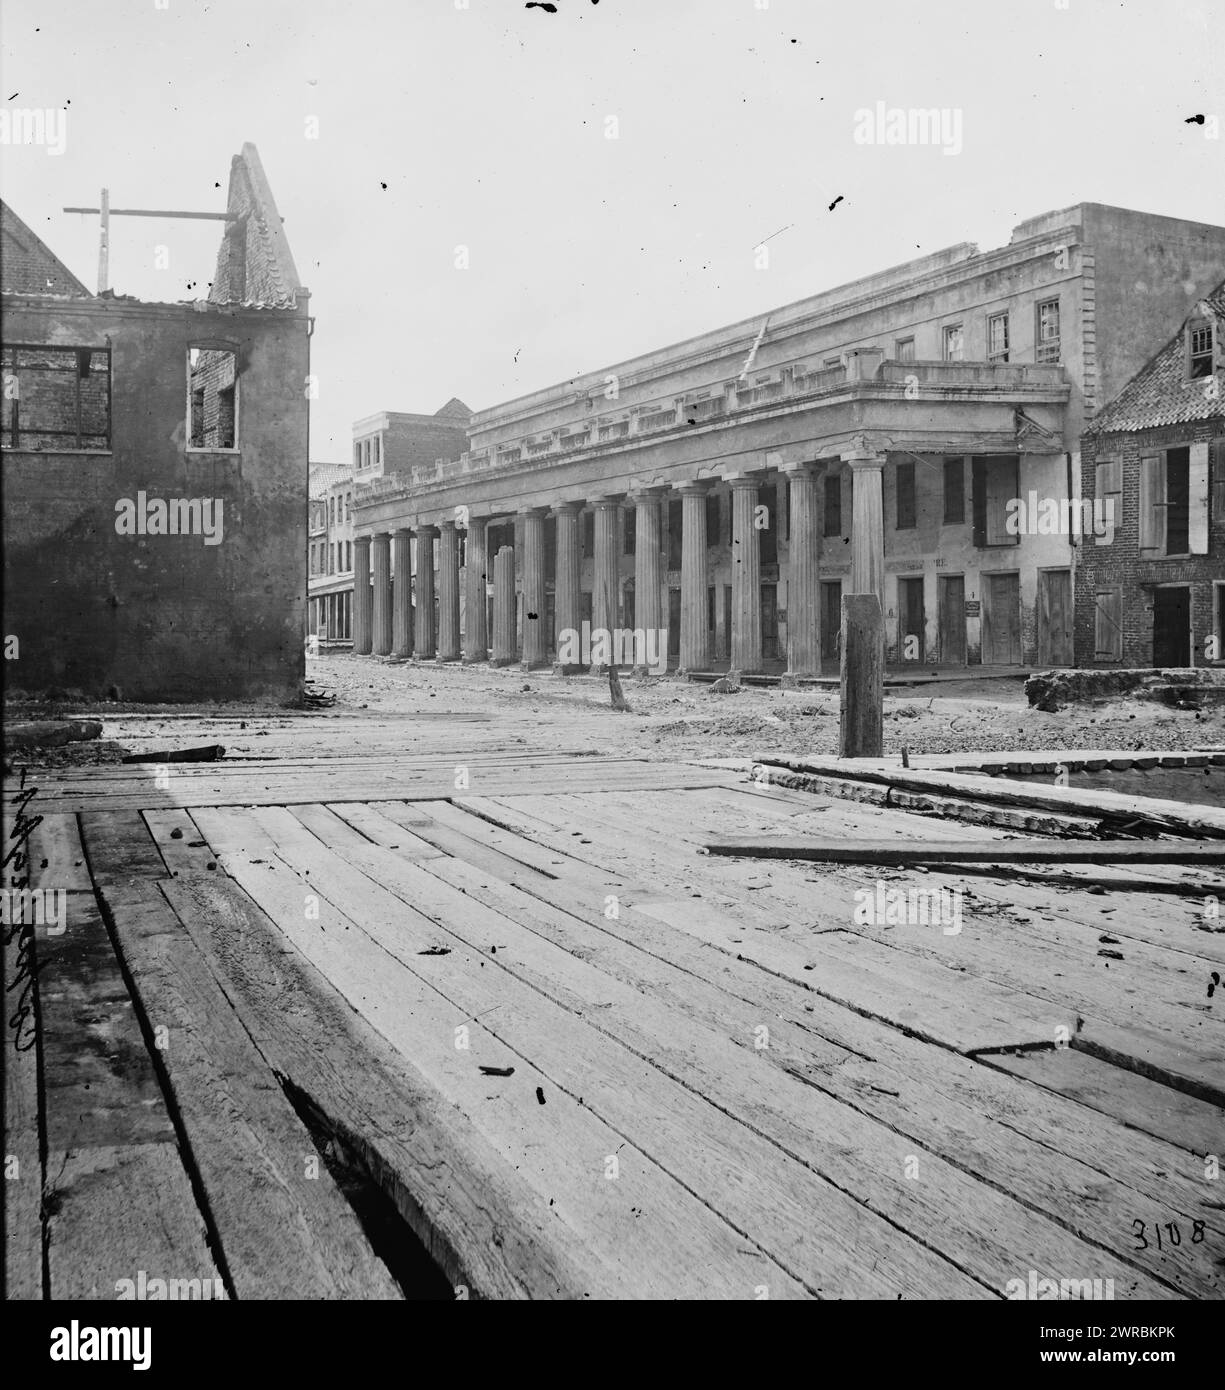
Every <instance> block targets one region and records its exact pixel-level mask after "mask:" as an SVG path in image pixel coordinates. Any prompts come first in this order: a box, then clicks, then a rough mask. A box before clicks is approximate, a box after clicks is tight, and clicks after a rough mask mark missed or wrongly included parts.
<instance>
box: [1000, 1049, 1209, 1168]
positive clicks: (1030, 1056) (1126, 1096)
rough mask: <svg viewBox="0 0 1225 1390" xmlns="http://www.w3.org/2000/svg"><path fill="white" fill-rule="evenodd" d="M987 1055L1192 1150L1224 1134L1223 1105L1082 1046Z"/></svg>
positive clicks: (1039, 1082)
mask: <svg viewBox="0 0 1225 1390" xmlns="http://www.w3.org/2000/svg"><path fill="white" fill-rule="evenodd" d="M982 1060H983V1061H984V1062H986V1063H987V1064H988V1065H989V1066H993V1067H998V1068H999V1069H1000V1070H1001V1071H1006V1072H1009V1073H1011V1074H1012V1075H1013V1076H1019V1077H1022V1078H1024V1080H1026V1081H1032V1082H1033V1083H1034V1085H1036V1086H1043V1087H1045V1088H1046V1089H1047V1090H1049V1091H1057V1092H1058V1093H1059V1094H1060V1095H1062V1096H1068V1097H1070V1098H1071V1099H1072V1100H1076V1101H1079V1102H1080V1103H1081V1104H1082V1105H1087V1106H1088V1107H1089V1108H1090V1109H1092V1110H1099V1111H1101V1113H1102V1114H1104V1115H1113V1116H1114V1117H1115V1118H1116V1119H1118V1120H1121V1121H1122V1122H1123V1123H1124V1124H1126V1125H1130V1126H1131V1127H1132V1128H1133V1129H1141V1130H1143V1131H1144V1132H1145V1133H1146V1134H1153V1135H1156V1136H1157V1137H1158V1138H1160V1139H1167V1140H1169V1142H1171V1143H1176V1144H1181V1145H1182V1146H1184V1147H1185V1148H1188V1149H1190V1150H1191V1152H1192V1153H1196V1154H1200V1155H1203V1154H1209V1153H1214V1152H1215V1151H1216V1149H1217V1147H1218V1146H1219V1145H1220V1142H1221V1135H1222V1134H1225V1111H1222V1109H1221V1107H1220V1106H1217V1105H1210V1104H1209V1103H1208V1102H1207V1101H1203V1100H1198V1099H1196V1098H1195V1097H1194V1096H1190V1095H1187V1094H1186V1093H1185V1092H1183V1091H1176V1090H1174V1089H1173V1088H1172V1087H1170V1086H1165V1085H1162V1084H1161V1083H1159V1082H1157V1081H1151V1080H1149V1079H1148V1078H1147V1077H1144V1076H1139V1075H1137V1074H1136V1073H1135V1072H1134V1071H1125V1070H1122V1069H1121V1068H1119V1067H1115V1066H1111V1065H1110V1063H1108V1062H1104V1061H1101V1060H1100V1059H1099V1058H1097V1057H1094V1056H1092V1055H1090V1054H1089V1053H1087V1052H1083V1051H1081V1050H1080V1049H1079V1048H1072V1047H1059V1048H1054V1049H1052V1050H1051V1051H1048V1052H1019V1053H1004V1054H1002V1055H1000V1056H996V1057H984V1058H983V1059H982Z"/></svg>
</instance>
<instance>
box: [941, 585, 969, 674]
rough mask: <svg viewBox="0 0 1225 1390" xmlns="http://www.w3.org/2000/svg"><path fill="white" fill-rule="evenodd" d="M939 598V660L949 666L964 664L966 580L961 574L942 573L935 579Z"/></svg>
mask: <svg viewBox="0 0 1225 1390" xmlns="http://www.w3.org/2000/svg"><path fill="white" fill-rule="evenodd" d="M936 589H937V597H938V599H939V610H940V616H939V633H938V640H939V643H940V660H941V661H942V662H943V663H945V664H946V665H949V666H964V665H965V664H966V581H965V576H964V575H961V574H942V575H941V576H940V577H939V579H938V580H937V581H936Z"/></svg>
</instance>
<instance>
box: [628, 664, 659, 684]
mask: <svg viewBox="0 0 1225 1390" xmlns="http://www.w3.org/2000/svg"><path fill="white" fill-rule="evenodd" d="M667 674H668V668H667V667H666V666H665V667H664V669H663V670H662V671H656V670H654V669H653V668H652V667H650V666H635V667H634V669H633V670H632V671H631V672H630V677H631V678H632V679H633V680H636V681H643V680H646V678H647V677H648V676H654V677H655V679H656V680H658V679H660V677H662V676H666V675H667Z"/></svg>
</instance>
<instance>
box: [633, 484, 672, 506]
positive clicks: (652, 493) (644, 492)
mask: <svg viewBox="0 0 1225 1390" xmlns="http://www.w3.org/2000/svg"><path fill="white" fill-rule="evenodd" d="M671 491H672V489H671V487H669V486H668V485H667V484H666V483H665V484H662V485H661V484H659V483H655V484H651V485H648V486H646V487H632V488H630V490H629V492H628V493H627V494H626V495H627V497H628V498H629V500H630V501H631V502H633V503H635V504H637V503H639V502H658V501H659V500H660V498H661V497H666V496H667V495H668V493H669V492H671Z"/></svg>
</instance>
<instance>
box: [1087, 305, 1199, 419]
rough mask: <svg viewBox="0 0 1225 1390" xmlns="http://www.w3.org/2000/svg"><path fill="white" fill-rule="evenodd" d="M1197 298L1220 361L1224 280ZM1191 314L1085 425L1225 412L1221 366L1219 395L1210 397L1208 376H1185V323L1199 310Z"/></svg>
mask: <svg viewBox="0 0 1225 1390" xmlns="http://www.w3.org/2000/svg"><path fill="white" fill-rule="evenodd" d="M1199 304H1206V305H1207V306H1208V312H1209V313H1210V314H1211V315H1212V318H1213V320H1214V322H1213V330H1212V331H1213V341H1214V346H1215V348H1216V353H1217V356H1216V361H1217V362H1218V363H1219V362H1220V361H1221V359H1222V353H1223V341H1222V333H1225V281H1222V283H1221V284H1219V285H1218V286H1217V287H1216V289H1215V290H1213V291H1212V292H1211V294H1206V295H1205V296H1204V297H1203V299H1202V300H1200V301H1199ZM1199 304H1197V306H1196V312H1195V313H1193V314H1190V315H1188V317H1187V319H1186V320H1184V322H1183V324H1182V326H1181V327H1180V328H1179V330H1178V332H1177V333H1175V334H1174V336H1173V337H1172V338H1171V339H1170V341H1169V342H1168V343H1167V344H1166V345H1165V347H1163V348H1162V349H1161V351H1160V352H1159V353H1158V354H1157V355H1156V357H1154V358H1153V359H1152V361H1151V362H1149V363H1148V365H1147V366H1145V367H1142V368H1141V369H1140V370H1139V372H1137V373H1136V375H1135V376H1134V377H1132V379H1131V380H1130V381H1129V382H1128V383H1127V385H1126V386H1124V387H1123V389H1122V390H1121V391H1120V392H1119V394H1118V395H1117V396H1116V397H1115V398H1114V400H1112V401H1111V402H1110V403H1109V404H1108V405H1106V406H1104V407H1103V408H1102V409H1101V410H1099V411H1098V413H1097V414H1096V415H1095V416H1094V418H1093V420H1092V422H1091V423H1090V424H1089V425H1088V426H1087V427H1086V432H1087V433H1090V434H1121V433H1133V432H1134V431H1136V430H1151V429H1156V428H1158V427H1159V426H1161V425H1180V424H1184V423H1186V422H1188V421H1193V420H1212V419H1219V418H1222V417H1225V383H1221V382H1220V380H1219V378H1220V375H1221V373H1220V372H1218V373H1217V376H1218V385H1219V386H1220V387H1221V389H1220V390H1218V393H1217V398H1216V399H1215V400H1210V399H1209V398H1208V396H1207V394H1206V393H1205V391H1204V380H1205V379H1204V378H1200V379H1199V380H1196V381H1187V380H1186V376H1185V373H1186V329H1187V323H1189V322H1190V321H1191V319H1193V318H1198V317H1199V316H1200V312H1201V311H1200V308H1199Z"/></svg>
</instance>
